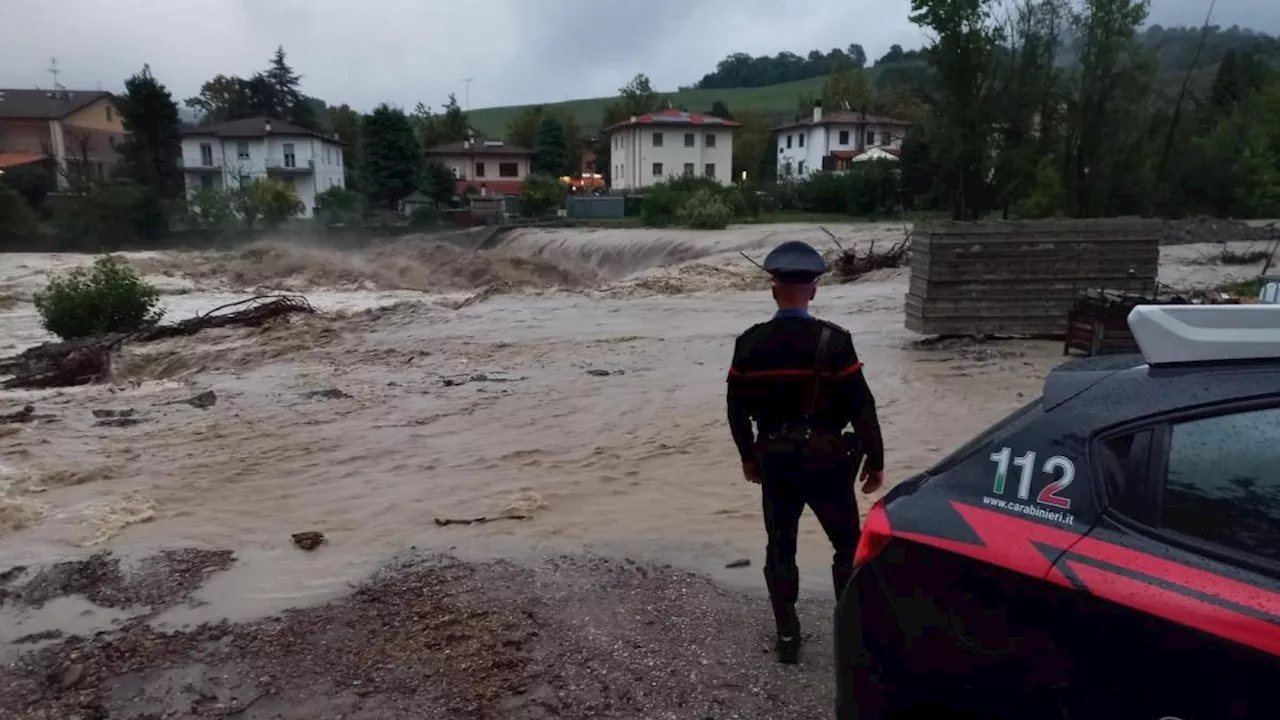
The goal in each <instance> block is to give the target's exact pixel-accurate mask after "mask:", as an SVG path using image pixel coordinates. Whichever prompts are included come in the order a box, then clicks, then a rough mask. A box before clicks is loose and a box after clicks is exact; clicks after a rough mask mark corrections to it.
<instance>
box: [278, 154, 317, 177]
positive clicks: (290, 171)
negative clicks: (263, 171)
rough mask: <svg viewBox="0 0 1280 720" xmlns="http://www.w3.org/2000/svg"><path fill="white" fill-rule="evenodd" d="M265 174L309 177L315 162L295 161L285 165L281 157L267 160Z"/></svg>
mask: <svg viewBox="0 0 1280 720" xmlns="http://www.w3.org/2000/svg"><path fill="white" fill-rule="evenodd" d="M266 164H267V172H268V173H273V174H279V175H310V174H311V173H312V172H314V171H315V169H316V161H315V160H297V161H293V162H292V164H286V163H285V159H284V158H282V157H269V158H267V163H266Z"/></svg>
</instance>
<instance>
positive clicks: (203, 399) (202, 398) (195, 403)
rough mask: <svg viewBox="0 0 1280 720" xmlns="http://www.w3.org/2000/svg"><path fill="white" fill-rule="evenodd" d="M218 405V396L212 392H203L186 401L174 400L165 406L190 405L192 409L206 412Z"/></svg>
mask: <svg viewBox="0 0 1280 720" xmlns="http://www.w3.org/2000/svg"><path fill="white" fill-rule="evenodd" d="M217 403H218V396H217V395H215V394H214V392H213V391H212V390H205V391H204V392H202V393H200V394H199V395H194V396H192V397H189V398H187V399H186V400H175V401H174V402H171V403H166V404H167V405H190V406H191V407H193V408H200V409H201V410H208V409H209V408H211V407H213V406H214V405H216V404H217Z"/></svg>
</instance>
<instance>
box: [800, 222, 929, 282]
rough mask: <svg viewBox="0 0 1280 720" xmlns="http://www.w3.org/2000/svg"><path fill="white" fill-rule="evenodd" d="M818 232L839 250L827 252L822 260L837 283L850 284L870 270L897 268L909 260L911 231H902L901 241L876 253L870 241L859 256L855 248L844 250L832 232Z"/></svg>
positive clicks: (822, 228)
mask: <svg viewBox="0 0 1280 720" xmlns="http://www.w3.org/2000/svg"><path fill="white" fill-rule="evenodd" d="M818 229H819V230H821V231H822V232H824V233H826V234H827V237H829V238H831V240H832V241H833V242H835V244H836V247H837V248H839V250H838V251H837V252H828V253H827V254H826V257H824V258H823V259H824V260H825V261H826V262H827V266H828V267H830V268H831V271H832V275H833V276H834V277H835V279H836V280H838V281H839V282H852V281H854V280H857V279H858V278H860V277H862V276H863V275H866V274H867V273H869V272H871V271H872V270H883V269H885V268H899V267H902V266H903V265H906V264H907V262H908V261H909V260H910V259H911V231H910V230H907V229H905V228H904V229H903V233H902V234H903V237H902V240H899V241H898V242H896V243H894V244H893V245H892V246H890V247H889V249H888V250H881V251H879V252H877V251H876V241H875V240H872V241H871V244H870V245H868V246H867V251H866V252H865V253H862V254H859V253H858V249H857V248H856V247H855V248H853V249H851V250H846V249H845V248H844V246H843V245H841V244H840V241H839V240H838V239H836V236H835V235H834V234H832V232H831V231H830V230H828V229H826V228H824V227H822V226H819V227H818Z"/></svg>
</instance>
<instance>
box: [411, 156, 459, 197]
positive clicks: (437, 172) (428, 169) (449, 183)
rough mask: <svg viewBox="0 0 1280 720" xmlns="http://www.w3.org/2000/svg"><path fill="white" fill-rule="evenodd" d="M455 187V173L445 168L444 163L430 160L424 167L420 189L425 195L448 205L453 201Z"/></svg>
mask: <svg viewBox="0 0 1280 720" xmlns="http://www.w3.org/2000/svg"><path fill="white" fill-rule="evenodd" d="M455 186H456V183H455V182H454V177H453V171H452V170H450V169H449V168H447V167H445V166H444V163H442V162H440V161H439V160H428V161H427V162H426V164H425V165H423V170H422V182H421V183H420V185H419V187H418V189H419V190H421V191H422V194H423V195H426V196H427V197H429V198H431V199H432V200H435V201H436V202H437V203H440V204H441V205H448V204H450V203H451V202H452V201H453V195H454V188H455Z"/></svg>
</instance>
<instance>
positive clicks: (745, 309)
mask: <svg viewBox="0 0 1280 720" xmlns="http://www.w3.org/2000/svg"><path fill="white" fill-rule="evenodd" d="M832 229H833V230H834V231H835V232H836V233H837V235H839V236H840V237H841V238H842V242H843V243H844V244H845V245H846V246H848V245H850V244H855V243H856V244H863V245H865V244H867V243H870V242H872V241H873V240H874V241H876V242H877V243H890V242H893V241H895V240H897V239H900V238H901V237H902V234H903V227H902V226H901V225H893V224H883V225H850V226H847V227H842V228H832ZM789 239H802V240H806V241H809V242H811V243H813V244H815V245H818V246H820V247H826V246H828V245H829V241H827V240H826V236H825V235H824V234H823V233H822V232H821V231H820V230H819V229H818V228H816V227H814V226H806V225H792V226H753V227H747V228H737V229H731V230H728V231H724V232H709V233H702V232H695V231H656V230H594V231H593V230H525V231H518V232H515V233H512V234H510V235H508V236H507V237H506V238H505V239H503V240H502V241H501V242H499V243H498V244H497V245H496V247H493V248H492V249H486V250H484V251H481V252H473V251H470V250H459V249H457V248H455V247H451V246H442V245H441V244H440V243H439V242H438V241H436V240H432V239H426V238H416V239H415V238H406V239H403V240H399V241H396V242H392V243H386V244H384V245H382V246H379V247H378V248H376V249H366V250H352V251H339V250H332V249H320V248H315V247H304V246H301V245H291V244H286V243H269V242H268V243H262V244H259V245H256V246H253V247H250V248H244V249H239V250H232V251H226V252H216V253H215V252H210V253H146V254H134V255H127V257H128V258H129V259H130V261H131V262H133V263H134V264H135V265H136V266H137V267H138V268H139V269H141V270H142V271H144V272H145V273H147V275H148V277H149V278H151V279H152V280H153V281H154V282H156V284H157V285H158V286H160V287H161V288H162V290H163V291H164V293H165V294H164V299H163V301H164V304H165V307H166V308H167V310H168V315H169V318H170V319H173V320H178V319H181V318H183V317H187V316H189V315H191V314H193V313H197V312H204V311H207V310H209V309H212V308H213V307H216V306H218V305H220V304H223V303H225V302H229V301H232V300H236V299H240V298H242V297H245V296H246V295H249V294H254V293H256V292H261V291H266V290H270V291H290V292H299V293H302V294H304V295H305V296H306V297H307V298H308V299H309V300H310V301H311V302H312V303H313V304H314V305H315V306H316V307H317V308H319V309H320V310H322V311H323V313H322V314H320V315H318V316H315V317H307V318H300V319H298V318H295V319H293V320H290V321H288V322H283V323H279V324H276V325H272V326H269V327H266V328H263V329H256V330H242V329H241V330H225V331H224V330H219V331H208V332H204V333H201V334H198V335H196V336H193V337H188V338H182V339H177V340H170V341H162V342H157V343H150V344H146V345H136V346H132V347H129V348H127V349H126V350H125V351H124V353H123V355H122V356H121V357H120V359H119V361H118V363H117V364H116V367H115V368H114V377H113V381H112V382H111V383H108V384H103V385H97V386H92V387H80V388H72V389H60V390H48V391H5V392H2V393H0V412H9V411H11V410H16V409H18V408H19V407H21V406H23V405H26V404H30V405H33V406H34V407H35V408H36V411H37V413H40V414H44V415H48V416H51V418H50V419H49V420H45V421H40V422H34V423H27V424H22V425H10V426H0V433H3V434H2V435H0V570H3V569H4V568H7V567H10V566H14V565H25V566H39V565H42V564H46V563H49V562H53V561H56V560H62V559H67V558H83V557H86V556H89V555H91V554H93V553H96V552H99V551H102V550H111V551H114V552H115V553H117V554H119V555H121V556H126V557H127V556H142V555H146V554H149V553H152V552H155V551H157V550H159V549H168V548H184V547H198V548H219V549H230V550H233V551H234V552H235V555H236V558H237V560H236V562H235V563H234V565H233V566H231V567H230V568H229V569H227V570H225V571H224V572H219V573H217V574H215V575H213V576H212V577H211V578H210V579H209V581H208V582H207V583H205V584H204V585H203V586H202V587H201V588H199V589H198V590H197V591H196V593H195V597H196V598H197V599H198V600H199V601H201V602H199V603H196V604H195V606H194V607H193V606H189V605H182V606H176V607H173V608H171V609H170V610H168V611H166V612H165V613H163V614H161V615H160V616H159V617H158V618H157V623H159V625H161V626H174V627H176V626H182V625H189V624H195V623H198V622H203V621H207V620H215V619H219V618H228V617H229V618H232V619H247V618H251V617H257V616H262V615H265V614H269V613H273V612H276V611H279V610H281V609H283V608H286V607H292V606H301V605H314V604H317V603H319V602H321V601H327V600H330V599H332V598H333V597H335V596H338V595H340V594H342V593H344V592H345V591H346V590H347V589H348V588H349V586H350V583H352V582H354V581H357V580H359V579H360V578H362V577H364V576H366V575H367V574H368V573H369V572H370V571H372V570H373V569H374V568H376V567H378V566H379V565H381V564H383V563H385V562H386V561H387V559H388V558H390V557H391V556H393V555H395V554H396V553H399V552H402V551H404V550H406V549H407V548H410V547H416V548H418V549H420V550H426V551H451V552H452V553H453V554H454V555H456V556H458V557H462V558H474V559H476V560H483V559H488V558H494V557H501V558H508V559H519V558H522V557H526V556H545V555H554V554H561V553H581V552H584V551H585V552H588V553H591V554H595V555H601V556H605V557H620V558H621V557H625V558H631V559H635V560H639V561H652V562H656V563H668V564H671V565H673V566H676V567H677V568H681V569H688V570H693V571H697V572H700V573H705V574H709V575H711V576H712V578H713V579H714V580H717V581H720V582H721V583H727V584H729V585H730V586H742V587H747V586H751V587H754V586H758V585H760V584H762V583H761V582H760V577H759V566H760V560H761V555H762V551H763V547H764V533H763V529H762V524H761V513H760V498H759V491H758V488H756V487H755V486H753V485H750V484H747V483H746V482H744V481H743V479H742V477H741V474H740V467H739V464H738V460H737V455H736V452H735V450H734V448H733V445H732V442H731V440H730V437H729V432H728V429H727V427H726V423H725V406H724V390H725V384H724V383H725V372H726V368H727V364H728V361H729V358H730V354H731V351H732V345H733V339H734V337H735V335H737V334H738V333H739V332H741V331H742V330H743V329H745V328H746V327H747V326H749V325H751V324H752V323H755V322H760V321H763V320H765V319H767V318H768V317H769V316H770V314H771V312H772V301H771V299H770V297H769V293H768V291H767V284H766V283H765V281H764V279H763V278H762V277H761V273H760V272H759V271H758V270H757V269H756V268H754V267H753V266H752V265H751V264H749V263H748V262H747V260H745V259H744V258H743V257H742V256H741V255H740V254H739V251H742V252H745V253H747V254H748V255H750V256H752V257H755V258H757V259H762V257H763V254H764V253H765V252H766V251H767V250H768V249H769V248H770V247H771V246H773V245H775V244H777V243H778V242H781V241H784V240H789ZM1213 250H1214V248H1212V247H1201V246H1180V247H1176V248H1168V249H1165V251H1164V257H1163V258H1162V262H1163V267H1162V279H1163V280H1164V281H1165V282H1169V283H1174V284H1176V285H1180V286H1194V285H1202V286H1203V285H1211V284H1216V283H1220V282H1223V281H1225V280H1227V279H1231V278H1232V277H1241V278H1242V277H1246V276H1248V275H1249V274H1250V273H1251V272H1252V273H1255V274H1256V272H1257V268H1256V267H1239V266H1236V267H1221V266H1216V265H1213V264H1212V263H1207V262H1206V261H1205V260H1204V256H1205V255H1206V254H1208V253H1210V252H1212V251H1213ZM90 261H91V258H86V257H79V256H62V255H39V254H7V255H0V295H2V296H3V300H4V301H3V303H2V304H0V352H2V353H3V354H11V353H14V352H17V351H19V350H21V349H23V348H24V347H27V346H30V345H32V344H35V343H39V342H42V341H45V340H47V339H49V338H48V337H47V336H46V335H45V334H44V333H43V331H42V330H41V329H40V327H39V324H38V322H37V318H36V314H35V311H34V307H33V306H32V305H31V303H30V297H31V294H32V293H33V292H34V291H36V290H38V289H39V288H40V287H41V286H42V285H43V283H44V282H45V280H46V278H47V274H48V273H49V272H51V271H57V270H61V269H65V268H68V267H72V266H75V265H83V264H87V263H88V262H90ZM906 273H907V271H906V270H905V269H904V270H889V271H878V272H877V273H873V274H872V275H869V276H867V277H864V278H863V279H860V280H858V281H857V282H853V283H850V284H845V285H824V286H823V287H821V288H820V289H819V293H818V298H817V301H816V303H815V306H814V311H815V313H816V314H817V315H819V316H820V317H822V318H825V319H828V320H832V321H835V322H837V323H839V324H841V325H843V326H845V327H846V328H848V329H849V330H850V331H851V332H852V333H853V336H854V340H855V343H856V345H857V349H858V352H859V354H860V355H861V358H862V360H863V361H864V363H865V367H866V373H867V377H868V380H869V382H870V385H871V388H872V390H873V392H874V393H875V396H876V399H877V401H878V406H879V412H880V417H881V423H882V425H883V429H884V437H885V441H886V445H887V450H886V458H887V475H888V478H889V480H890V482H889V485H892V484H893V483H894V482H897V481H900V480H902V479H904V478H906V477H909V476H910V475H912V474H914V473H917V472H919V471H921V470H923V469H925V468H927V467H928V466H929V465H930V464H932V463H933V462H935V461H936V460H938V459H939V458H940V457H941V456H942V455H944V454H945V453H946V452H948V451H949V450H950V449H952V448H954V447H956V446H957V445H959V444H961V443H962V442H964V441H965V440H967V439H968V438H969V437H971V436H972V435H973V434H975V433H976V432H978V431H979V430H981V429H982V427H983V426H985V425H986V424H987V423H989V422H991V421H993V420H995V419H997V418H999V417H1000V416H1002V415H1004V414H1006V413H1008V412H1009V411H1010V410H1012V409H1013V408H1015V407H1017V406H1018V405H1020V404H1022V403H1024V402H1026V400H1027V399H1028V398H1029V396H1032V395H1034V394H1036V393H1038V392H1039V388H1040V385H1041V383H1042V381H1043V378H1044V376H1045V375H1046V373H1047V372H1048V371H1049V370H1050V369H1051V368H1053V367H1054V366H1055V365H1057V364H1058V363H1060V362H1061V361H1062V360H1063V358H1062V351H1061V344H1060V343H1055V342H1039V341H999V342H995V341H993V342H988V343H982V344H975V343H963V344H952V343H940V344H936V345H932V346H920V345H918V344H917V341H918V340H919V339H920V338H919V337H918V336H915V335H913V334H912V333H910V332H908V331H907V330H905V329H904V327H903V295H904V293H905V292H906ZM478 292H479V293H481V295H480V296H475V294H476V293H478ZM468 298H471V299H472V300H473V301H472V302H470V303H467V304H463V301H464V300H467V299H468ZM459 305H462V306H461V307H458V306H459ZM455 307H458V309H454V308H455ZM206 391H212V392H213V393H214V395H215V396H216V402H215V403H214V404H213V405H212V406H209V407H197V406H194V405H192V404H188V403H184V402H183V401H185V400H187V399H189V398H191V397H193V396H195V395H197V394H200V393H204V392H206ZM95 411H97V412H96V413H95ZM120 414H125V415H128V416H129V417H130V418H131V419H133V420H137V422H135V423H115V424H104V423H103V422H102V421H103V419H104V418H107V417H109V416H111V415H120ZM874 499H875V497H870V498H866V497H863V498H860V502H861V503H862V508H863V511H864V512H865V511H866V508H867V507H868V506H869V505H870V503H871V501H872V500H874ZM504 514H508V515H509V514H517V515H521V516H527V519H519V520H517V519H499V520H496V521H493V522H489V523H484V524H475V525H450V526H437V525H436V524H435V523H434V522H433V521H434V519H435V518H446V517H448V518H472V517H478V516H488V517H493V516H502V515H504ZM312 530H314V531H320V532H322V533H324V535H325V536H326V542H325V544H324V545H322V546H321V548H320V549H318V550H316V551H314V552H309V553H307V552H302V551H300V550H298V549H297V548H295V547H294V546H293V544H292V543H291V541H290V535H291V533H295V532H301V531H312ZM800 552H801V557H800V563H801V568H802V574H803V577H804V580H805V583H806V587H807V588H808V590H810V591H813V592H822V593H826V592H829V580H828V579H827V578H829V573H828V570H827V564H828V562H829V549H828V547H827V543H826V539H825V537H824V535H823V534H822V532H821V530H820V528H819V527H818V525H817V523H816V522H814V521H812V519H811V518H810V519H807V520H806V521H804V523H803V525H802V537H801V542H800ZM739 558H748V559H751V560H752V561H753V563H752V565H751V566H750V567H749V568H746V569H726V568H725V565H726V564H727V563H730V562H731V561H734V560H737V559H739ZM79 610H80V606H78V605H76V604H75V603H74V602H71V601H70V600H67V601H65V602H62V603H49V604H47V605H45V606H44V608H42V609H39V610H32V609H22V610H17V609H14V608H12V607H9V608H5V609H3V610H0V641H5V642H7V641H11V640H12V639H14V638H15V637H17V636H19V635H29V634H31V633H33V632H39V631H41V630H42V629H46V628H51V627H59V628H63V629H67V628H70V629H71V631H73V632H77V631H78V632H89V631H92V630H93V629H95V627H94V624H95V623H99V624H102V625H108V626H109V625H110V623H111V622H112V620H113V619H115V618H113V617H112V616H111V614H110V613H100V614H99V615H97V616H94V617H93V618H87V617H85V616H82V615H81V614H80V612H79ZM95 618H96V619H95ZM762 621H763V616H762Z"/></svg>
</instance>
